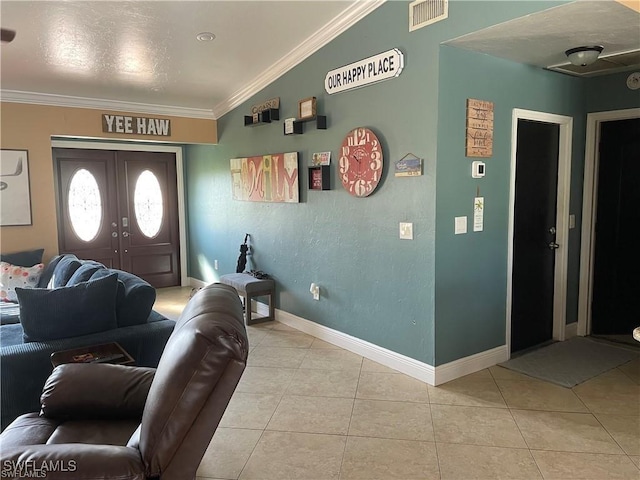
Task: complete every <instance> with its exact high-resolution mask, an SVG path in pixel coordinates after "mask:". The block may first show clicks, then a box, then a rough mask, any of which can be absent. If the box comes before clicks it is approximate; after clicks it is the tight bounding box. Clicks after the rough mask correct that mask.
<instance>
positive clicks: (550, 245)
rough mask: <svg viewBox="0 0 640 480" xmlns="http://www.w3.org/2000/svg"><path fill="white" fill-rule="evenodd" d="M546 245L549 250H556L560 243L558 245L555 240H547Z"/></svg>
mask: <svg viewBox="0 0 640 480" xmlns="http://www.w3.org/2000/svg"><path fill="white" fill-rule="evenodd" d="M547 246H548V247H549V250H556V249H558V248H560V245H558V244H557V243H556V242H549V245H547Z"/></svg>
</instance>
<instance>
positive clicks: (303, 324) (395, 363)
mask: <svg viewBox="0 0 640 480" xmlns="http://www.w3.org/2000/svg"><path fill="white" fill-rule="evenodd" d="M255 308H256V312H257V313H258V314H260V315H268V314H269V306H268V305H266V304H263V303H256V304H255ZM276 320H277V321H279V322H281V323H284V324H285V325H288V326H290V327H292V328H295V329H296V330H300V331H301V332H304V333H306V334H308V335H311V336H313V337H316V338H319V339H320V340H323V341H325V342H328V343H331V344H333V345H336V346H338V347H341V348H344V349H345V350H349V351H350V352H353V353H357V354H358V355H362V356H363V357H365V358H368V359H369V360H373V361H374V362H378V363H380V364H382V365H384V366H386V367H389V368H392V369H394V370H397V371H399V372H402V373H404V374H406V375H409V376H410V377H413V378H416V379H418V380H421V381H423V382H426V383H428V384H429V385H441V384H443V383H445V382H449V381H451V380H454V379H456V378H458V377H462V376H464V375H469V374H470V373H474V372H477V371H479V370H482V369H484V368H488V367H491V366H493V365H496V364H497V363H500V362H504V361H506V360H508V358H509V352H508V351H507V346H506V345H502V346H500V347H496V348H493V349H491V350H487V351H486V352H480V353H477V354H475V355H471V356H469V357H465V358H461V359H459V360H455V361H453V362H450V363H447V364H444V365H440V366H439V367H433V366H431V365H429V364H427V363H424V362H420V361H418V360H415V359H413V358H410V357H407V356H405V355H402V354H400V353H397V352H394V351H391V350H388V349H386V348H384V347H380V346H378V345H374V344H373V343H370V342H367V341H365V340H361V339H359V338H356V337H352V336H351V335H348V334H346V333H342V332H339V331H337V330H334V329H332V328H329V327H325V326H324V325H320V324H318V323H315V322H312V321H310V320H306V319H304V318H301V317H298V316H296V315H293V314H291V313H288V312H285V311H283V310H277V309H276Z"/></svg>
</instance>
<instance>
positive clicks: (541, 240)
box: [511, 119, 560, 352]
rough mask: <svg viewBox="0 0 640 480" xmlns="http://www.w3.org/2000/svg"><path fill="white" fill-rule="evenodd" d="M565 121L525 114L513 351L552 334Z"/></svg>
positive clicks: (518, 178) (518, 159) (519, 162)
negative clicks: (538, 119)
mask: <svg viewBox="0 0 640 480" xmlns="http://www.w3.org/2000/svg"><path fill="white" fill-rule="evenodd" d="M559 140H560V126H559V125H556V124H551V123H543V122H536V121H531V120H523V119H520V120H519V121H518V137H517V152H516V191H515V211H514V236H513V272H512V297H511V351H512V352H517V351H519V350H523V349H526V348H529V347H532V346H535V345H538V344H541V343H544V342H546V341H548V340H551V338H552V335H553V294H554V269H555V225H556V201H557V189H558V147H559Z"/></svg>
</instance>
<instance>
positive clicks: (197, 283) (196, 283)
mask: <svg viewBox="0 0 640 480" xmlns="http://www.w3.org/2000/svg"><path fill="white" fill-rule="evenodd" d="M207 285H209V284H208V283H207V282H203V281H202V280H198V279H197V278H193V277H187V285H186V286H187V287H196V288H203V287H206V286H207Z"/></svg>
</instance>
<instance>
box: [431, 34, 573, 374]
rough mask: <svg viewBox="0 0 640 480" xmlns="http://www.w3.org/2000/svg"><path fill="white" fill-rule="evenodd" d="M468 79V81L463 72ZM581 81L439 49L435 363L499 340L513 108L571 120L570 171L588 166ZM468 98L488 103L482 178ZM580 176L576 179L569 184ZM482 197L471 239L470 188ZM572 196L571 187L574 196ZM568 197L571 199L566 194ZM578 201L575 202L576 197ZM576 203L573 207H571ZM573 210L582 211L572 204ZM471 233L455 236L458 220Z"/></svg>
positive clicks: (503, 302)
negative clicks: (471, 144)
mask: <svg viewBox="0 0 640 480" xmlns="http://www.w3.org/2000/svg"><path fill="white" fill-rule="evenodd" d="M469 72H473V75H469V74H468V73H469ZM584 83H585V82H584V80H582V79H580V78H576V77H570V76H567V75H562V74H559V73H554V72H550V71H546V70H543V69H540V68H534V67H531V66H528V65H523V64H519V63H514V62H510V61H507V60H503V59H499V58H495V57H490V56H487V55H482V54H478V53H473V52H469V51H464V50H460V49H456V48H453V47H449V46H443V47H442V49H441V53H440V103H439V108H438V110H439V123H438V168H437V175H438V181H437V187H438V189H437V195H436V205H437V208H436V294H435V297H436V309H435V311H436V319H437V321H436V365H440V364H443V363H447V362H449V361H452V360H455V359H457V358H461V357H465V356H468V355H472V354H474V353H478V352H481V351H484V350H488V349H491V348H494V347H497V346H500V345H503V344H504V343H505V325H506V298H507V292H506V287H507V248H508V241H509V240H508V238H507V237H508V235H507V231H508V224H509V187H510V171H511V124H512V110H513V109H514V108H522V109H527V110H535V111H540V112H547V113H555V114H559V115H567V116H570V117H573V119H574V124H573V148H572V170H576V171H577V172H582V165H583V163H584V139H585V114H584V109H585V106H584V95H585V93H584V91H585V88H584ZM467 98H476V99H480V100H488V101H492V102H494V108H495V110H494V135H493V138H494V144H493V156H492V157H491V158H488V159H486V161H485V163H486V165H487V167H486V172H487V173H486V176H485V177H484V178H482V179H473V178H471V161H472V160H474V159H472V158H467V157H465V142H464V135H462V134H461V133H462V132H464V130H465V114H466V112H465V107H466V99H467ZM581 182H582V175H581V173H580V175H579V176H576V177H573V176H572V186H573V185H575V183H581ZM478 188H479V189H480V196H483V197H484V199H485V213H484V230H483V231H482V232H473V228H472V226H473V224H472V221H473V199H474V197H475V195H476V190H477V189H478ZM573 190H574V189H573V188H572V191H573ZM572 200H573V194H572ZM578 200H580V198H578ZM577 204H579V202H573V201H572V202H571V205H572V206H574V205H577ZM571 213H576V214H577V213H579V212H578V211H577V210H576V209H575V207H574V209H572V210H571ZM456 216H467V217H468V219H469V228H468V232H469V233H467V234H465V235H454V228H453V227H454V217H456ZM579 233H580V228H579V225H577V226H576V228H575V229H573V230H570V234H569V243H570V248H569V251H570V259H571V260H570V262H569V264H570V268H569V270H570V271H569V284H571V285H572V286H575V288H573V287H572V288H570V289H569V292H568V299H567V303H568V304H569V305H571V307H570V309H569V310H570V311H568V312H567V313H568V315H567V319H568V321H576V320H577V318H576V315H577V310H576V305H577V285H578V274H579V271H578V268H577V267H578V263H579V253H580V251H579V250H580V244H579Z"/></svg>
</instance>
